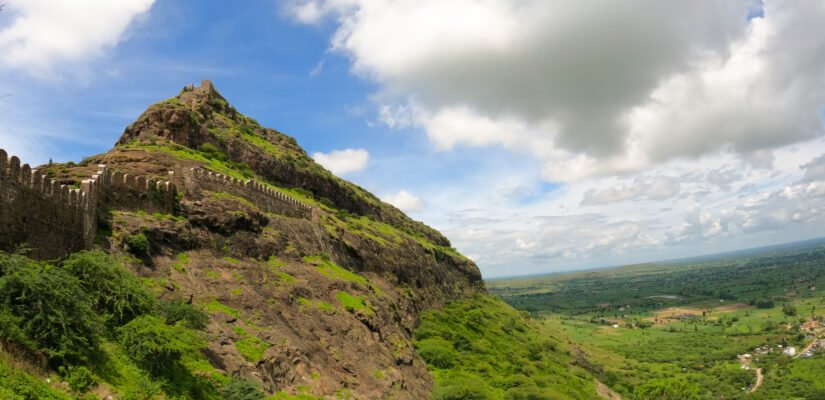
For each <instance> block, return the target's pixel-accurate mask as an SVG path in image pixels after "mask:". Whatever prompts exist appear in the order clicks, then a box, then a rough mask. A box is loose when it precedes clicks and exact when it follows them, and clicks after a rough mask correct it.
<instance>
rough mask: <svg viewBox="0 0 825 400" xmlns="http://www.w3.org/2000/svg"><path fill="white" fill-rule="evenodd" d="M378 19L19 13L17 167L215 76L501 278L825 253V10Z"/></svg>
mask: <svg viewBox="0 0 825 400" xmlns="http://www.w3.org/2000/svg"><path fill="white" fill-rule="evenodd" d="M379 3H380V4H379ZM379 3H371V2H362V1H356V0H353V1H335V0H294V1H285V2H272V1H258V2H253V3H249V4H246V5H245V6H244V7H231V6H226V5H225V4H222V3H218V2H214V1H209V2H191V1H190V2H169V1H164V0H157V1H155V0H129V1H123V2H118V3H110V2H106V1H105V0H94V1H88V2H86V3H83V4H76V5H71V6H70V5H49V4H48V2H46V1H44V0H30V1H26V2H22V1H14V0H11V1H8V2H7V3H6V7H5V8H4V9H3V10H2V12H0V49H2V50H3V51H4V53H5V54H7V55H8V56H7V57H5V58H4V59H3V60H0V70H3V72H4V73H3V74H1V75H0V143H2V145H0V147H2V148H5V150H6V151H8V152H9V153H10V154H14V155H17V156H19V157H20V158H21V159H22V160H23V162H26V163H30V164H43V163H46V162H47V161H48V160H50V159H53V160H54V161H69V160H73V161H80V160H81V159H82V158H83V157H85V156H89V155H93V154H99V153H102V152H104V151H106V150H107V149H109V148H110V147H111V146H112V145H113V144H114V143H115V141H116V140H117V138H118V137H119V136H120V135H121V133H122V132H123V130H124V129H125V128H126V126H127V125H128V124H129V123H131V122H133V121H134V120H136V119H137V117H138V116H139V115H140V113H141V112H142V111H143V110H145V109H146V107H148V106H149V105H150V104H153V103H155V102H158V101H161V100H163V99H166V98H169V97H173V96H175V95H176V94H177V93H178V91H179V90H180V88H182V87H184V86H185V85H188V84H190V83H193V82H195V83H196V82H200V81H201V80H202V79H210V80H212V81H213V82H214V83H215V87H216V88H217V90H219V91H220V92H221V93H222V94H223V95H224V97H226V99H227V100H228V101H229V102H230V103H231V104H233V105H234V106H235V107H236V108H237V109H238V110H239V111H240V112H242V113H244V114H246V115H248V116H250V117H253V118H255V119H257V120H258V121H259V122H261V124H262V125H264V126H267V127H271V128H274V129H277V130H279V131H282V132H284V133H286V134H288V135H290V136H294V137H295V138H296V139H297V141H298V143H299V145H301V146H302V147H303V148H304V149H305V150H306V151H307V152H308V153H309V154H310V155H311V156H312V157H313V158H314V159H315V160H316V161H317V162H318V163H320V164H322V165H323V166H325V167H326V168H327V169H329V170H330V171H332V172H333V173H335V174H336V175H338V176H341V177H343V178H345V179H347V180H350V181H352V182H354V183H356V184H358V185H359V186H362V187H364V188H366V189H367V190H369V191H370V192H372V193H374V194H376V196H378V197H380V198H381V199H382V200H384V201H387V202H389V203H391V204H393V205H395V206H397V207H398V208H400V209H402V210H403V211H404V212H406V213H407V214H408V215H410V216H411V217H413V218H414V219H416V220H421V221H423V222H424V223H426V224H428V225H430V226H433V227H435V228H437V229H439V230H440V231H441V232H443V233H444V234H445V235H446V236H447V237H448V238H449V239H450V240H451V242H452V244H453V245H454V247H456V248H457V249H458V250H459V251H460V252H462V253H463V254H465V255H467V256H468V257H470V258H471V259H473V260H474V261H476V263H477V264H478V266H479V268H480V269H481V271H482V274H483V276H484V278H485V279H501V278H506V277H525V276H537V275H546V274H551V273H560V272H574V271H583V270H596V269H607V268H615V267H621V266H625V265H632V264H638V263H642V262H650V261H649V260H673V259H681V258H687V257H693V256H705V255H713V254H720V253H726V252H731V251H739V250H745V249H756V248H761V247H765V246H771V245H780V244H790V243H795V242H800V241H806V240H811V239H816V238H822V237H825V223H823V222H825V129H823V115H825V44H823V43H819V42H818V41H817V37H819V35H818V34H817V33H816V32H820V33H822V30H823V29H825V28H821V27H820V26H819V25H820V24H819V21H821V20H822V18H825V5H814V6H807V7H801V6H798V5H794V4H789V3H783V2H781V1H777V2H773V1H765V2H760V1H751V0H742V1H736V2H722V1H720V2H712V3H708V4H696V5H693V4H686V5H679V6H674V5H670V6H659V5H657V4H656V2H644V1H640V2H639V3H637V4H636V6H635V7H621V6H614V5H612V4H611V3H610V2H605V3H603V4H601V6H600V7H596V6H588V5H581V4H577V3H575V2H564V1H563V2H555V3H552V4H551V3H549V2H547V3H545V2H540V1H528V2H512V1H504V0H501V1H491V2H486V3H483V4H482V3H473V2H466V1H455V2H438V1H424V2H421V3H420V4H419V5H418V6H417V7H411V6H410V5H409V4H407V3H402V2H379ZM66 15H70V16H71V18H65V16H66ZM433 16H442V18H433ZM458 16H462V18H458ZM66 20H71V22H70V23H67V22H66ZM459 20H460V21H463V22H462V23H459ZM547 21H551V22H553V23H551V24H548V23H547ZM585 22H586V23H585ZM548 26H551V27H548ZM45 27H48V28H49V32H50V33H51V34H52V35H51V36H50V38H44V37H43V35H39V34H38V32H40V31H41V30H42V29H44V28H45ZM479 27H481V28H479ZM489 27H495V29H487V28H489ZM81 28H83V29H81ZM422 32H423V33H426V34H422ZM608 37H609V40H607V39H606V38H608ZM55 38H60V40H57V39H55ZM649 38H655V40H654V39H649ZM64 39H65V40H64ZM239 43H240V44H242V45H239ZM786 59H791V60H801V61H800V62H798V63H793V64H792V63H787V62H784V61H783V60H786Z"/></svg>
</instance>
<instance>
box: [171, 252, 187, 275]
mask: <svg viewBox="0 0 825 400" xmlns="http://www.w3.org/2000/svg"><path fill="white" fill-rule="evenodd" d="M177 259H178V262H176V263H174V264H172V269H174V270H175V271H178V272H180V273H184V272H186V266H187V265H189V256H187V255H186V253H179V254H178V256H177Z"/></svg>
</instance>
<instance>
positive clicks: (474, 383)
mask: <svg viewBox="0 0 825 400" xmlns="http://www.w3.org/2000/svg"><path fill="white" fill-rule="evenodd" d="M495 398H496V396H494V395H493V391H492V390H491V389H490V386H489V385H488V384H487V383H486V382H484V381H483V380H481V379H479V378H477V377H472V376H454V377H451V379H448V380H446V383H444V384H443V385H438V386H436V388H435V390H434V391H433V399H435V400H488V399H495Z"/></svg>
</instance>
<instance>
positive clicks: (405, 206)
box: [381, 190, 424, 212]
mask: <svg viewBox="0 0 825 400" xmlns="http://www.w3.org/2000/svg"><path fill="white" fill-rule="evenodd" d="M381 200H383V201H385V202H387V203H390V204H392V205H394V206H395V207H397V208H398V209H399V210H401V211H404V212H418V211H421V210H422V209H423V208H424V202H423V201H421V199H419V198H418V197H416V196H415V195H413V194H411V193H409V192H407V191H406V190H401V191H399V192H398V193H394V194H389V195H386V196H384V197H382V198H381Z"/></svg>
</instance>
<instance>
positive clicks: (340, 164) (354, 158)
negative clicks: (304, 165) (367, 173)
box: [312, 149, 370, 175]
mask: <svg viewBox="0 0 825 400" xmlns="http://www.w3.org/2000/svg"><path fill="white" fill-rule="evenodd" d="M312 158H313V159H314V160H315V161H316V162H317V163H318V164H321V165H323V166H324V168H326V169H328V170H330V171H332V173H333V174H335V175H345V174H348V173H350V172H358V171H361V170H363V169H364V168H366V167H367V163H368V162H369V159H370V154H369V153H368V152H367V151H366V150H364V149H344V150H334V151H331V152H329V153H322V152H316V153H313V154H312Z"/></svg>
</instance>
